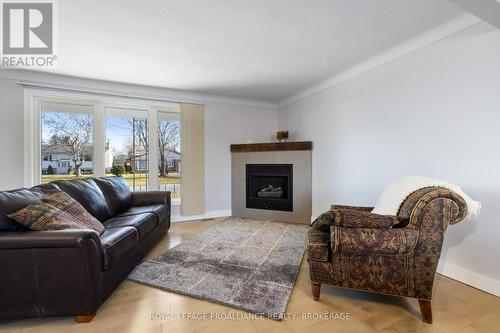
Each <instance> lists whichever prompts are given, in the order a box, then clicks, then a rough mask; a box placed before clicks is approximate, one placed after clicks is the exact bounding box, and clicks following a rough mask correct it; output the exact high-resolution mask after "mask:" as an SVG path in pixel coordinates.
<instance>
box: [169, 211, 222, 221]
mask: <svg viewBox="0 0 500 333" xmlns="http://www.w3.org/2000/svg"><path fill="white" fill-rule="evenodd" d="M224 216H231V210H230V209H226V210H213V211H210V212H206V213H205V214H203V215H192V216H181V215H176V214H174V215H172V222H182V221H191V220H203V219H213V218H216V217H224Z"/></svg>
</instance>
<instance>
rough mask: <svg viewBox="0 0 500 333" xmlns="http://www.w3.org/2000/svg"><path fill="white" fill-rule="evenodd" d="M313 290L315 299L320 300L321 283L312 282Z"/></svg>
mask: <svg viewBox="0 0 500 333" xmlns="http://www.w3.org/2000/svg"><path fill="white" fill-rule="evenodd" d="M311 291H312V295H313V299H314V300H315V301H319V293H320V291H321V284H319V283H314V282H311Z"/></svg>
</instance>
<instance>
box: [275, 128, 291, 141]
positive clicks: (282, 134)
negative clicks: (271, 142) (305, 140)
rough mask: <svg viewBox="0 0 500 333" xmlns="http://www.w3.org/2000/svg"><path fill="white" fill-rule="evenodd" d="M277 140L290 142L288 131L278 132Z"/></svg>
mask: <svg viewBox="0 0 500 333" xmlns="http://www.w3.org/2000/svg"><path fill="white" fill-rule="evenodd" d="M276 140H278V142H286V140H288V130H283V131H277V132H276Z"/></svg>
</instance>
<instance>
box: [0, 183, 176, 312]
mask: <svg viewBox="0 0 500 333" xmlns="http://www.w3.org/2000/svg"><path fill="white" fill-rule="evenodd" d="M54 190H56V191H57V190H61V191H64V192H66V193H68V194H69V195H70V196H71V197H73V198H74V199H75V200H76V201H78V202H79V203H80V204H82V206H83V207H85V209H87V210H88V211H89V212H90V213H91V214H92V215H93V216H94V217H96V218H97V219H98V220H99V221H101V222H102V223H103V225H104V226H105V231H104V232H103V233H102V234H101V235H100V236H98V235H97V234H96V233H95V232H94V231H90V230H60V231H30V230H28V229H26V228H25V227H23V226H22V225H20V224H18V223H16V222H15V221H13V220H11V219H9V218H8V217H7V216H6V215H7V214H10V213H12V212H15V211H17V210H19V209H20V208H22V207H25V206H27V205H29V204H31V203H32V202H34V201H36V200H38V199H39V198H41V197H42V196H43V195H44V194H46V193H47V192H48V191H54ZM169 227H170V192H160V191H156V192H131V191H130V189H129V187H128V186H127V183H126V181H125V179H123V178H122V177H102V178H92V179H77V180H69V181H66V180H65V181H57V182H54V183H51V184H47V185H40V186H36V187H33V188H30V189H26V188H22V189H17V190H12V191H5V192H0V267H1V273H0V320H2V321H5V320H13V319H19V318H31V317H48V316H75V318H76V320H77V322H87V321H90V320H92V318H93V316H94V314H95V313H96V311H97V309H98V308H99V306H100V305H101V304H102V303H103V302H104V301H105V300H106V299H107V298H108V297H109V296H110V295H111V294H112V293H113V291H114V290H115V289H116V287H117V286H118V285H119V284H120V283H121V282H122V281H123V280H124V279H125V278H126V277H127V275H128V274H129V273H130V271H132V269H133V268H134V267H135V266H136V265H137V264H138V263H139V261H140V260H141V259H142V258H143V256H144V255H145V254H146V253H147V252H148V251H149V250H150V249H151V248H152V247H153V246H154V245H155V244H156V243H157V242H158V241H159V240H160V239H161V238H162V237H163V235H164V234H165V233H166V232H167V230H168V229H169Z"/></svg>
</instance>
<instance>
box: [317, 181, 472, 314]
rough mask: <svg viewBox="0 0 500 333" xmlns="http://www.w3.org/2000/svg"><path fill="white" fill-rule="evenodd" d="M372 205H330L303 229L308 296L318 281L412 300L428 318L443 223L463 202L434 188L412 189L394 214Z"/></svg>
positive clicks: (458, 215)
mask: <svg viewBox="0 0 500 333" xmlns="http://www.w3.org/2000/svg"><path fill="white" fill-rule="evenodd" d="M371 210H372V207H350V206H339V205H333V206H332V208H331V210H330V211H329V212H326V213H324V214H322V215H321V216H319V217H318V218H317V219H316V220H315V221H314V222H313V223H312V224H311V226H310V228H309V235H308V237H309V243H308V262H309V272H310V278H311V289H312V294H313V298H314V299H315V300H318V299H319V294H320V288H321V284H330V285H334V286H339V287H344V288H352V289H360V290H366V291H371V292H375V293H382V294H391V295H397V296H404V297H413V298H416V299H418V302H419V305H420V310H421V313H422V319H423V320H424V321H425V322H427V323H432V310H431V299H432V286H433V283H434V275H435V273H436V268H437V264H438V260H439V257H440V255H441V247H442V245H443V238H444V233H445V231H446V228H447V227H448V225H449V224H455V223H457V222H460V221H461V220H462V219H463V218H464V217H465V216H466V213H467V205H466V203H465V201H464V199H463V198H462V197H461V196H459V195H458V194H456V193H454V192H452V191H450V190H447V189H444V188H440V187H427V188H423V189H420V190H417V191H415V192H413V193H412V194H411V195H410V196H408V197H407V198H406V199H405V201H404V202H403V204H402V205H401V207H400V209H399V213H398V215H397V216H388V215H377V214H373V213H370V211H371Z"/></svg>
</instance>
